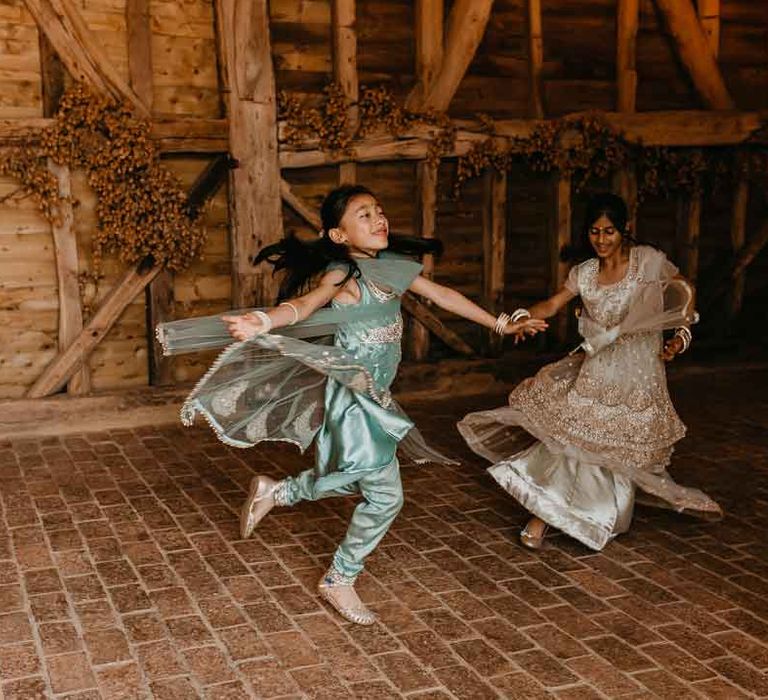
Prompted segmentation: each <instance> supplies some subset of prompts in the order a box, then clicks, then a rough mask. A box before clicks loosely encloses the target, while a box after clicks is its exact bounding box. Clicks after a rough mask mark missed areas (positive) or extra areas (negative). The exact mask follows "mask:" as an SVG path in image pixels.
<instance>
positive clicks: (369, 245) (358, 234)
mask: <svg viewBox="0 0 768 700" xmlns="http://www.w3.org/2000/svg"><path fill="white" fill-rule="evenodd" d="M329 235H330V237H331V240H332V241H334V243H342V244H344V245H347V246H349V248H350V251H351V252H352V253H353V254H354V253H355V252H356V251H357V252H360V253H363V254H364V255H370V256H375V255H376V253H378V252H379V251H380V250H384V249H385V248H386V247H387V245H388V244H389V222H388V221H387V217H386V216H384V212H383V211H382V209H381V207H380V206H379V203H378V202H377V201H376V198H375V197H372V196H371V195H369V194H358V195H355V196H354V197H352V199H350V200H349V203H348V204H347V208H346V210H345V211H344V216H342V217H341V221H340V222H339V227H338V228H335V229H331V231H329Z"/></svg>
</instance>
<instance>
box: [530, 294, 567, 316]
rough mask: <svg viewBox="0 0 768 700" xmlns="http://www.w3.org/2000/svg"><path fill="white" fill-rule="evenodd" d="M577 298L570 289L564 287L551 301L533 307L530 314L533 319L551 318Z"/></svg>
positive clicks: (538, 303) (547, 300) (550, 298)
mask: <svg viewBox="0 0 768 700" xmlns="http://www.w3.org/2000/svg"><path fill="white" fill-rule="evenodd" d="M575 296H576V295H575V294H574V293H573V292H572V291H571V290H570V289H568V288H566V287H563V288H562V289H560V291H558V292H556V293H555V294H553V295H552V296H551V297H549V299H546V300H545V301H540V302H537V303H536V304H534V305H533V306H531V307H530V308H529V309H528V312H529V313H530V314H531V318H551V317H552V316H554V315H555V314H556V313H557V312H558V311H560V309H562V308H563V307H564V306H565V305H566V304H567V303H568V302H569V301H570V300H571V299H573V298H574V297H575Z"/></svg>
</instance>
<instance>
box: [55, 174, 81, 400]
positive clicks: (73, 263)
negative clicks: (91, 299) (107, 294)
mask: <svg viewBox="0 0 768 700" xmlns="http://www.w3.org/2000/svg"><path fill="white" fill-rule="evenodd" d="M48 169H49V170H50V171H51V172H52V173H53V174H54V175H55V176H56V180H57V181H58V184H59V195H60V196H61V197H63V198H66V200H65V201H64V203H63V204H62V205H61V207H60V208H59V211H58V216H57V219H56V221H54V223H53V224H52V225H51V230H52V233H53V247H54V250H55V254H56V279H57V284H58V290H59V342H58V346H59V352H63V351H64V350H66V349H67V348H68V347H69V346H70V345H71V344H72V343H73V342H74V341H75V339H76V338H77V336H78V335H79V334H80V332H81V331H82V330H83V310H82V305H81V300H80V283H79V261H78V257H77V235H76V232H75V215H74V211H73V207H72V202H71V197H72V178H71V175H70V172H69V168H68V167H67V166H66V165H56V163H54V162H53V161H49V162H48ZM90 389H91V374H90V371H89V368H88V367H87V365H83V366H82V367H81V368H80V369H79V370H78V371H77V372H76V373H75V374H74V375H73V376H72V379H71V380H70V381H69V385H68V387H67V391H68V392H69V393H70V394H73V395H81V394H87V393H88V392H89V391H90Z"/></svg>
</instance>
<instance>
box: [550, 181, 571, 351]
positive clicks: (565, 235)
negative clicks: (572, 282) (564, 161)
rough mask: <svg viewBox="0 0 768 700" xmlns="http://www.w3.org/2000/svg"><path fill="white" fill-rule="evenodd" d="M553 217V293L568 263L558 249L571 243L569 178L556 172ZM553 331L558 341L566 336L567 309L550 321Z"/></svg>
mask: <svg viewBox="0 0 768 700" xmlns="http://www.w3.org/2000/svg"><path fill="white" fill-rule="evenodd" d="M553 184H554V187H553V189H554V200H555V217H554V221H553V226H552V233H551V236H550V292H551V293H553V294H554V293H555V292H556V291H558V290H559V289H561V288H562V286H563V284H565V278H566V275H567V273H568V265H567V264H566V263H563V262H562V261H561V260H560V251H561V249H562V248H563V246H565V245H569V244H570V243H571V178H570V176H566V175H563V174H561V173H557V174H556V175H555V177H554V181H553ZM551 325H552V327H553V332H554V334H555V338H557V341H558V342H559V343H564V342H565V341H566V339H567V337H568V311H567V309H563V310H562V311H561V312H560V313H559V314H558V315H557V317H556V318H555V319H553V321H552V324H551Z"/></svg>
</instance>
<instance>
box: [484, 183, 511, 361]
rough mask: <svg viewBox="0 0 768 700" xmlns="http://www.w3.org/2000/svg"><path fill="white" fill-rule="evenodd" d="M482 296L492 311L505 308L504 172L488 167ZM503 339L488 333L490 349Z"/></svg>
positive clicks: (505, 238)
mask: <svg viewBox="0 0 768 700" xmlns="http://www.w3.org/2000/svg"><path fill="white" fill-rule="evenodd" d="M483 188H484V194H485V202H484V204H483V298H484V299H485V305H486V308H487V309H488V310H489V311H490V312H491V313H493V314H498V313H500V312H501V311H503V309H504V288H505V282H506V275H505V273H506V262H507V219H508V217H507V173H506V172H501V173H500V172H498V171H496V170H495V169H493V168H491V169H488V170H486V172H485V173H484V182H483ZM502 340H503V338H502V337H501V336H499V335H497V334H496V333H493V332H491V334H490V351H491V353H492V354H496V353H498V352H499V351H500V350H501V347H502V342H501V341H502Z"/></svg>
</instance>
